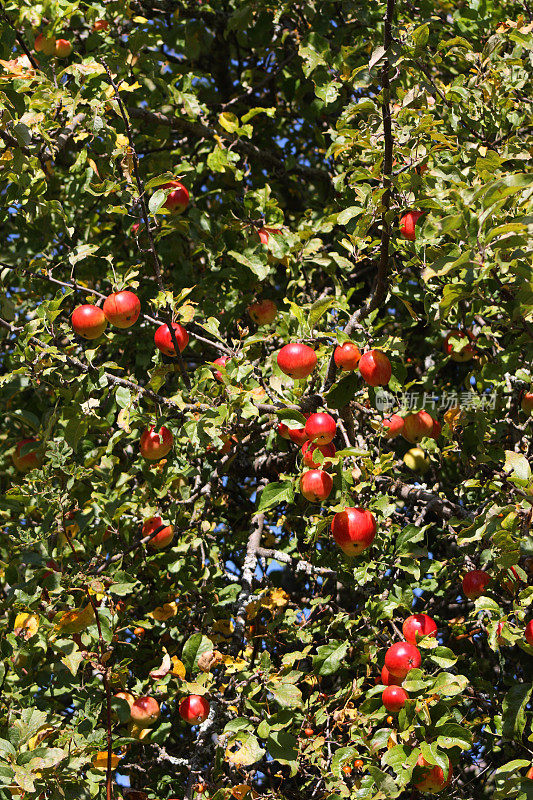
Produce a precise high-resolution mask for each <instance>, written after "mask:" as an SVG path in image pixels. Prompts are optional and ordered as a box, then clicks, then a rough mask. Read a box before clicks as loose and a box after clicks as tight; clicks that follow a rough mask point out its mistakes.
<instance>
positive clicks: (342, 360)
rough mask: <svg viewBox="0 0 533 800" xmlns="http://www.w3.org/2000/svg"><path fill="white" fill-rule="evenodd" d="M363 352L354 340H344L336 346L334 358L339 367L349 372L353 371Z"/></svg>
mask: <svg viewBox="0 0 533 800" xmlns="http://www.w3.org/2000/svg"><path fill="white" fill-rule="evenodd" d="M360 358H361V352H360V350H359V348H358V347H357V345H356V344H353V342H344V344H343V345H339V346H338V347H336V348H335V352H334V353H333V359H334V361H335V364H336V365H337V367H338V368H339V369H344V370H346V371H347V372H352V371H353V370H354V369H355V368H356V367H357V364H358V363H359V359H360Z"/></svg>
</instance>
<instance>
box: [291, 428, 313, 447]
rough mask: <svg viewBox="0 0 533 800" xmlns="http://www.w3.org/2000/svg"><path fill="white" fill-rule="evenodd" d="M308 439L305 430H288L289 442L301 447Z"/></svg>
mask: <svg viewBox="0 0 533 800" xmlns="http://www.w3.org/2000/svg"><path fill="white" fill-rule="evenodd" d="M308 438H309V437H308V436H307V433H306V432H305V428H289V439H290V440H291V442H294V444H297V445H300V447H301V446H302V445H303V444H305V442H307V440H308Z"/></svg>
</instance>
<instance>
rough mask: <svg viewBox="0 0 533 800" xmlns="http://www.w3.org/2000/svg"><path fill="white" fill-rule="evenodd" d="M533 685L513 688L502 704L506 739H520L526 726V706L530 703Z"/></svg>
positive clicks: (520, 685) (522, 684)
mask: <svg viewBox="0 0 533 800" xmlns="http://www.w3.org/2000/svg"><path fill="white" fill-rule="evenodd" d="M532 690H533V684H531V683H520V684H517V685H516V686H513V687H512V688H511V689H509V691H508V692H507V694H506V695H505V697H504V698H503V704H502V719H503V735H504V737H505V738H506V739H520V737H521V736H522V734H523V732H524V728H525V725H526V706H527V704H528V703H529V699H530V697H531V692H532Z"/></svg>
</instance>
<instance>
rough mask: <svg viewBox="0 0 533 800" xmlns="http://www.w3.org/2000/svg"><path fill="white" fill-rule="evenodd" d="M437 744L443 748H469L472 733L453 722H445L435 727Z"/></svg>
mask: <svg viewBox="0 0 533 800" xmlns="http://www.w3.org/2000/svg"><path fill="white" fill-rule="evenodd" d="M435 733H436V734H437V746H438V747H442V748H444V749H445V750H449V749H450V748H451V747H460V748H461V750H470V748H471V747H472V733H471V731H469V730H467V729H466V728H463V726H462V725H458V724H457V723H455V722H446V723H445V724H444V725H440V726H439V727H438V728H436V730H435Z"/></svg>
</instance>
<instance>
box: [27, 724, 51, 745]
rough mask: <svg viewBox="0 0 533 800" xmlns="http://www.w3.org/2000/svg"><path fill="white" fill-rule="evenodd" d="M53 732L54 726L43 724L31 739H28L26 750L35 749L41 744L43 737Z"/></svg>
mask: <svg viewBox="0 0 533 800" xmlns="http://www.w3.org/2000/svg"><path fill="white" fill-rule="evenodd" d="M53 732H54V728H52V727H51V726H50V725H43V727H42V728H39V730H38V731H37V733H36V734H35V736H32V737H31V739H29V740H28V750H35V748H36V747H37V746H38V745H40V744H41V742H42V741H43V739H46V737H47V736H49V735H50V734H51V733H53Z"/></svg>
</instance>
